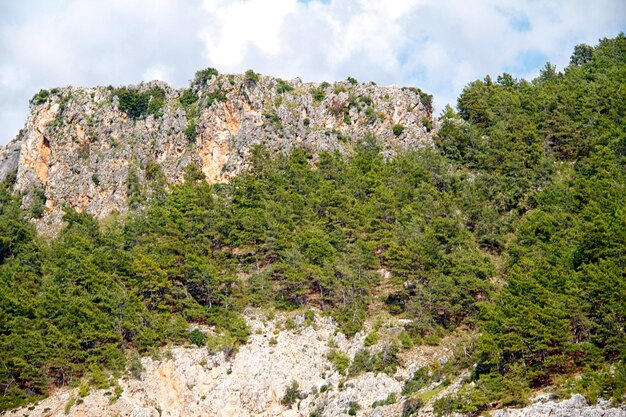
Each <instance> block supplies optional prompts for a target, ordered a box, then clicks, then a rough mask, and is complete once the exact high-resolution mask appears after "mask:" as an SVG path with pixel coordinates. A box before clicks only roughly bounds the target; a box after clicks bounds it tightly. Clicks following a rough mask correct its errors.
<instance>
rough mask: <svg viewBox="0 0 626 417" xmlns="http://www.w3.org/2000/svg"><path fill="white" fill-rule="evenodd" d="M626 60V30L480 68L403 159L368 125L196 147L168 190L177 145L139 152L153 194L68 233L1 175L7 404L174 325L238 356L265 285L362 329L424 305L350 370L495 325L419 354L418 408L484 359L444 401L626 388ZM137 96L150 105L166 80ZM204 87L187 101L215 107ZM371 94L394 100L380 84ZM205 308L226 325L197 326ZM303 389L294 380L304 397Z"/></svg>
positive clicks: (106, 370)
mask: <svg viewBox="0 0 626 417" xmlns="http://www.w3.org/2000/svg"><path fill="white" fill-rule="evenodd" d="M625 64H626V37H625V36H624V35H623V34H621V35H619V36H618V37H617V38H615V39H603V40H602V41H601V42H600V44H599V45H598V46H597V47H595V48H591V50H590V49H589V48H587V47H586V46H581V47H577V48H576V50H575V51H574V55H573V56H572V63H571V64H570V65H569V66H568V67H567V68H565V70H564V71H563V72H557V71H556V69H555V68H554V67H553V66H551V65H550V64H547V65H546V67H545V68H544V70H543V71H542V72H541V74H540V76H539V77H538V78H537V79H535V80H532V81H525V80H515V79H513V78H512V77H511V76H510V75H508V74H503V75H501V76H499V77H497V79H496V81H495V82H494V81H493V80H492V79H491V78H490V77H486V78H485V79H484V80H482V81H474V82H472V83H470V84H469V85H468V86H467V87H466V88H465V90H464V91H463V93H462V94H461V96H460V97H459V99H458V112H456V111H454V110H453V109H451V108H447V109H446V110H445V112H444V114H443V116H442V119H441V128H440V129H439V130H438V132H437V137H436V148H435V149H420V150H418V151H414V152H405V153H400V154H398V155H397V156H395V157H393V158H389V159H384V158H383V157H382V156H381V153H380V151H381V146H380V144H379V142H378V140H377V139H376V138H375V137H374V136H373V135H371V134H368V135H365V137H363V138H350V142H349V143H351V145H352V146H353V148H354V152H353V154H351V155H350V156H342V155H340V154H339V153H329V152H321V153H320V154H319V156H317V157H316V158H315V159H314V158H313V155H312V154H311V153H310V152H309V151H307V150H305V149H300V148H294V149H293V151H292V152H291V153H290V154H276V155H271V154H270V151H269V150H268V149H267V148H264V147H256V148H254V149H252V150H251V152H250V170H249V171H248V172H245V173H243V174H241V175H239V176H237V177H235V178H233V179H232V181H231V182H230V183H228V184H214V185H210V184H207V183H206V181H204V176H203V174H202V172H201V171H200V170H199V169H198V168H197V167H196V166H195V165H189V166H188V168H187V169H186V172H185V182H184V183H183V184H179V185H174V186H171V188H170V190H169V191H168V192H165V191H164V187H160V186H159V184H161V183H162V182H163V181H162V180H163V178H162V172H160V169H159V167H158V165H156V164H152V163H146V167H145V170H146V174H147V181H146V183H145V184H144V183H142V181H140V178H139V175H138V172H137V169H139V167H135V165H132V164H131V166H130V168H129V172H128V190H127V192H128V199H129V204H130V205H131V206H133V207H136V208H138V210H136V211H135V212H134V213H131V214H130V215H129V216H128V217H127V218H125V219H124V220H123V221H121V220H118V221H115V222H113V224H107V225H100V224H99V223H98V222H97V221H96V220H94V219H93V218H91V217H89V216H86V215H84V214H80V213H76V212H74V211H72V210H70V209H68V210H67V213H66V215H65V218H64V219H65V221H66V222H67V226H66V228H65V229H64V230H63V231H62V232H61V233H60V235H59V236H58V237H57V238H56V239H54V240H53V241H51V242H45V243H44V242H42V241H41V240H40V238H39V237H37V235H36V233H35V231H34V228H33V226H31V225H30V223H28V222H27V221H26V218H27V217H29V216H30V215H31V214H35V213H25V212H24V211H23V210H22V209H21V208H20V201H19V198H18V197H16V196H13V195H12V194H11V193H10V191H9V189H8V188H7V187H8V185H4V184H3V185H0V391H1V392H2V393H3V396H0V410H5V409H8V408H11V407H14V406H17V405H20V404H24V403H27V402H30V401H34V400H37V399H39V398H41V397H43V396H45V395H46V394H47V393H48V392H49V389H50V387H51V386H52V385H67V384H73V383H76V382H77V381H79V380H86V381H90V384H94V385H96V386H99V385H101V384H104V383H105V382H106V381H107V379H106V377H107V376H108V375H109V374H110V373H119V372H121V371H123V370H124V369H126V368H130V369H131V372H133V373H140V372H141V371H140V370H138V369H136V368H137V363H136V362H137V358H138V356H137V355H139V354H146V353H148V352H154V351H156V349H157V348H158V347H161V346H163V345H165V344H166V343H169V342H173V343H185V342H191V343H195V344H199V345H202V344H206V346H207V349H209V351H211V352H217V351H223V352H225V353H226V354H227V357H228V356H230V355H232V354H233V353H234V352H235V351H236V349H237V345H238V344H239V343H243V342H245V340H246V337H247V328H246V325H245V321H244V320H243V319H242V317H241V315H240V314H239V312H241V311H242V310H243V309H244V308H245V307H246V306H249V305H251V306H256V307H264V308H276V309H282V310H286V311H289V310H294V309H298V308H303V309H306V308H307V306H314V307H316V308H318V309H320V310H321V311H322V312H323V313H324V314H328V315H331V316H332V317H334V318H335V320H336V321H337V323H338V324H339V326H340V329H341V331H343V332H344V333H345V334H347V335H349V336H350V335H354V334H355V333H356V332H358V331H361V330H362V327H363V322H364V320H365V318H366V317H368V314H370V313H371V311H370V305H371V303H372V302H373V301H376V302H377V304H376V305H377V308H379V306H380V305H381V303H380V302H381V301H382V305H383V306H384V308H386V310H387V312H388V313H390V314H393V315H396V316H398V317H400V318H405V319H410V320H411V321H410V322H409V321H407V323H409V324H406V325H405V327H404V329H401V330H402V331H401V333H399V336H398V340H399V342H397V343H395V342H394V343H387V344H385V345H384V346H382V349H381V350H380V351H376V352H374V351H372V352H370V351H368V350H362V351H360V352H358V353H357V355H356V356H355V358H354V359H353V360H352V361H350V360H349V359H348V357H347V356H345V355H343V354H341V353H340V352H339V351H338V350H336V349H334V350H331V352H330V354H329V359H330V360H331V362H332V363H333V364H334V366H335V367H336V369H337V370H338V371H340V372H341V373H344V374H345V373H348V374H350V375H355V374H358V373H359V372H364V371H375V372H388V373H390V374H393V372H394V371H395V369H396V367H397V364H398V352H399V349H400V346H403V347H410V346H411V345H412V344H416V343H428V344H438V343H440V341H441V340H442V338H443V337H444V336H445V335H446V334H449V333H450V332H452V331H453V330H455V329H457V328H458V327H460V326H462V327H463V328H469V329H473V330H477V331H476V333H478V331H479V332H480V334H481V336H480V338H479V340H478V341H477V342H476V343H473V342H472V346H470V348H469V350H467V351H465V350H464V351H463V352H462V353H459V354H456V355H455V356H454V357H453V359H451V360H450V361H449V362H448V363H446V364H445V365H443V366H439V367H435V366H433V367H431V368H429V369H423V370H419V371H418V372H416V373H415V375H414V377H413V379H412V380H411V381H409V382H408V383H407V384H406V386H405V387H404V390H403V395H407V396H408V399H407V400H406V401H405V402H404V406H403V415H412V414H414V413H415V412H416V411H417V410H418V409H419V408H420V407H421V406H422V404H424V402H425V401H426V400H428V399H429V398H430V397H432V395H434V393H435V392H436V390H438V389H442V387H444V386H445V385H447V384H449V383H450V381H452V380H453V379H454V378H456V377H457V376H458V375H459V373H460V370H461V369H468V368H470V367H472V365H473V364H476V366H475V367H474V368H473V373H472V375H471V377H470V379H471V382H472V383H473V384H466V385H464V386H463V387H462V388H461V390H460V391H459V392H458V393H456V394H453V395H451V396H447V397H444V398H442V399H440V400H438V401H437V402H436V404H435V410H436V411H437V412H438V413H441V414H443V413H448V412H452V411H459V412H467V413H472V414H475V415H477V414H479V413H481V412H483V411H485V410H487V409H489V408H490V407H492V406H494V405H499V406H502V405H511V406H513V405H522V404H524V403H525V402H526V401H527V399H528V397H529V395H530V393H531V390H536V389H541V388H545V387H549V386H551V385H556V386H557V387H556V392H557V393H558V395H562V396H567V395H569V394H570V393H573V392H580V393H583V394H584V395H585V396H586V397H587V398H588V399H589V400H590V401H595V400H596V399H597V398H598V397H606V398H612V399H613V401H615V402H620V401H623V394H624V392H625V390H626V333H625V332H624V323H625V322H626V301H625V300H626V279H625V278H626V277H625V273H624V271H626V249H625V248H626V214H625V213H626V212H625V210H624V207H626V125H624V123H623V121H624V120H625V118H626V97H625V96H624V91H626V87H625V81H624V80H626V65H625ZM252 74H254V73H252ZM246 77H247V78H248V79H249V80H250V77H249V75H246ZM257 79H258V78H257ZM250 81H253V80H250ZM150 91H152V90H150ZM118 92H119V91H118ZM322 92H323V91H322ZM119 94H121V95H122V96H124V97H126V99H125V100H122V96H120V95H119ZM119 94H118V96H119V97H120V106H121V107H120V109H122V103H123V102H124V103H126V104H125V105H124V106H126V107H124V108H125V109H126V110H124V111H127V112H128V113H129V116H130V117H131V118H137V117H143V116H144V115H146V114H148V112H149V111H156V110H155V108H153V109H152V110H149V109H150V107H149V105H150V103H151V102H152V100H155V98H156V100H157V104H158V99H159V97H161V96H160V95H159V93H158V92H153V93H151V94H150V95H148V96H146V97H144V96H143V95H139V94H138V93H136V92H131V91H127V92H124V91H122V92H121V93H119ZM416 94H419V91H416ZM183 95H184V94H183ZM188 99H189V100H186V99H185V101H184V102H183V101H181V105H183V106H187V107H188V108H189V109H192V108H194V107H196V106H197V105H198V103H197V102H196V101H195V100H194V99H193V97H191V96H190V95H188ZM322 99H323V97H322ZM424 101H425V99H424V100H423V101H422V102H424ZM157 104H155V107H158V106H157ZM209 105H210V103H209ZM351 106H356V107H359V106H364V107H365V108H366V109H371V111H370V113H371V116H372V118H373V120H375V118H376V117H378V116H377V115H376V112H375V111H374V109H373V108H372V107H371V103H370V104H368V103H367V99H365V101H363V100H361V101H360V102H359V101H358V99H357V98H356V97H351V98H349V100H348V107H347V108H350V107H351ZM342 111H343V110H342ZM366 112H367V110H366ZM339 114H341V113H339ZM267 119H268V121H269V122H270V123H274V122H275V120H274V116H273V115H272V114H271V113H270V114H269V116H268V117H267ZM303 123H304V121H303ZM193 130H194V134H195V126H194V128H193ZM150 188H152V189H154V190H157V189H159V190H161V191H158V192H155V193H154V194H150V193H148V191H147V190H148V189H150ZM152 196H155V197H152ZM157 196H158V197H157ZM380 269H384V270H386V271H388V272H389V277H383V276H382V275H381V274H379V273H377V271H378V270H380ZM242 277H245V278H242ZM381 286H384V289H385V291H384V292H382V291H380V289H381ZM378 294H384V296H381V295H378ZM381 297H382V298H381ZM194 323H195V324H201V325H212V326H215V327H216V330H217V331H216V333H215V334H214V335H210V336H208V337H206V335H204V334H202V332H199V331H198V332H194V331H191V332H190V331H189V328H190V324H194ZM196 327H197V326H196V325H194V326H193V327H192V328H196ZM375 332H382V330H380V329H378V328H377V329H375ZM376 334H377V333H372V334H371V335H369V336H368V338H367V339H368V341H367V344H371V345H373V344H376V343H377V340H376V336H375V335H376ZM380 334H382V333H380ZM202 336H205V337H206V339H205V338H203V337H202ZM378 344H380V342H378ZM331 347H332V346H331ZM334 347H335V348H336V345H335V346H334ZM125 351H126V352H127V351H131V352H136V353H135V354H131V356H130V358H129V359H126V358H125V356H124V352H125ZM133 358H134V359H133ZM139 365H140V363H139ZM133 369H134V371H133ZM103 381H104V382H103ZM431 383H436V384H437V385H436V388H435V389H433V390H431V391H429V392H427V393H424V392H418V391H419V390H423V388H424V387H425V386H428V385H430V384H431ZM287 394H289V395H287ZM299 396H300V393H299V390H298V386H297V384H295V385H294V384H292V385H291V386H290V387H287V392H286V398H287V399H286V400H285V404H286V405H289V406H291V405H293V404H294V403H295V401H297V398H299ZM70 402H71V401H70ZM70 402H68V404H70ZM69 407H71V405H69ZM351 409H352V408H351ZM349 411H350V410H348V411H347V412H349ZM356 412H357V407H356V406H355V407H354V413H356Z"/></svg>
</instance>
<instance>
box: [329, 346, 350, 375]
mask: <svg viewBox="0 0 626 417" xmlns="http://www.w3.org/2000/svg"><path fill="white" fill-rule="evenodd" d="M326 357H327V358H328V360H329V361H330V362H331V363H332V364H333V366H334V367H335V369H336V370H337V372H339V374H340V375H345V374H346V371H347V370H348V368H349V367H350V358H349V357H348V356H346V355H344V354H343V353H341V352H339V351H338V350H337V349H333V350H331V351H330V352H328V354H327V355H326Z"/></svg>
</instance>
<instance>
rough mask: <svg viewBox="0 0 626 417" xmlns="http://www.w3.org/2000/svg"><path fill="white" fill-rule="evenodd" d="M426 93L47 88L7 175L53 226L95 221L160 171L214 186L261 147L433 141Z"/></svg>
mask: <svg viewBox="0 0 626 417" xmlns="http://www.w3.org/2000/svg"><path fill="white" fill-rule="evenodd" d="M429 99H430V97H429V96H428V95H426V94H424V93H422V92H421V91H420V90H418V89H414V88H398V87H379V86H376V85H375V84H373V83H369V84H359V83H357V82H356V81H355V80H353V79H349V80H348V81H344V82H339V83H335V84H333V85H331V84H328V83H322V84H312V83H303V82H302V81H300V80H298V79H295V80H291V81H284V80H281V79H278V78H272V77H267V76H261V75H259V74H255V73H253V72H251V71H249V72H247V73H246V74H245V75H221V74H220V75H217V74H216V73H215V72H212V71H209V70H205V71H199V72H198V74H197V75H196V78H195V79H194V81H193V82H192V83H191V86H190V88H188V89H174V88H170V87H169V86H167V85H166V84H164V83H161V82H150V83H142V84H140V85H138V86H129V87H122V88H113V87H93V88H75V87H65V88H55V89H52V90H49V91H47V90H42V91H41V92H40V93H39V94H37V95H36V96H35V97H33V99H32V100H31V114H30V116H29V118H28V120H27V122H26V125H25V126H24V128H23V129H22V130H21V131H20V133H19V134H18V136H17V137H16V138H15V139H14V140H13V141H12V142H11V143H9V144H8V145H7V146H5V147H4V148H3V149H0V180H2V181H3V180H6V179H7V178H10V177H11V176H12V175H13V174H15V175H16V177H15V178H11V179H13V180H14V181H15V190H16V191H18V192H20V193H22V195H23V205H24V207H26V208H29V209H31V212H32V213H33V217H34V218H36V219H37V220H36V221H37V224H38V226H39V229H40V231H43V232H46V233H49V234H50V233H53V232H54V230H55V229H56V228H58V226H59V225H60V219H61V217H62V214H63V210H62V208H63V206H64V205H65V204H68V205H69V206H72V207H74V208H75V209H76V210H78V211H84V212H87V213H90V214H92V215H95V216H97V217H98V218H104V217H106V216H107V215H109V214H110V213H113V212H122V213H123V212H125V211H127V210H128V208H129V205H131V206H132V205H134V204H140V203H141V197H144V198H145V197H146V196H148V197H149V195H150V193H151V189H150V188H151V183H152V182H153V181H152V180H154V178H155V176H158V177H159V178H162V179H163V180H164V181H163V182H164V183H165V184H164V185H165V187H167V185H168V184H173V183H176V182H179V181H181V180H182V178H183V174H184V170H185V168H186V167H187V166H188V165H189V164H195V165H196V166H197V167H199V168H200V169H201V170H202V172H203V173H204V174H205V175H206V178H207V179H208V180H209V181H211V182H220V181H227V180H228V179H229V178H230V177H232V176H233V175H235V174H237V173H239V172H241V171H242V170H245V169H246V167H248V166H249V163H250V151H251V149H252V148H253V147H254V145H259V144H262V145H265V146H267V147H268V148H269V149H270V151H273V152H279V151H287V150H289V149H291V148H292V147H294V146H301V147H304V148H307V149H309V150H311V151H312V152H313V154H315V153H316V152H319V151H322V150H323V151H334V150H337V151H339V152H342V153H346V152H350V151H351V150H352V149H353V146H354V145H355V143H357V142H359V141H361V140H364V139H365V138H367V137H368V136H369V137H376V138H377V140H378V141H379V143H380V144H381V146H382V149H383V152H385V153H386V154H389V155H390V154H393V153H394V152H395V151H396V150H400V149H402V150H404V149H410V148H415V147H418V146H428V145H429V144H431V143H432V140H431V135H430V133H429V130H430V128H431V122H432V114H431V108H430V102H429ZM161 173H162V174H163V175H161Z"/></svg>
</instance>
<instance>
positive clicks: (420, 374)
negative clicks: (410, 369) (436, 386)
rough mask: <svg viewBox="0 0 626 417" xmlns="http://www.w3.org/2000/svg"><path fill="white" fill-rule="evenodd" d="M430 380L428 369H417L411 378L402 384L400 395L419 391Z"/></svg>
mask: <svg viewBox="0 0 626 417" xmlns="http://www.w3.org/2000/svg"><path fill="white" fill-rule="evenodd" d="M430 379H431V378H430V375H429V374H428V368H419V369H418V370H417V371H415V373H414V374H413V377H412V378H411V379H409V380H408V381H406V382H405V383H404V387H403V388H402V395H409V394H412V393H414V392H417V391H419V390H420V389H422V388H423V387H425V386H426V384H428V383H429V382H430Z"/></svg>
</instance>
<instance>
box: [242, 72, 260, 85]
mask: <svg viewBox="0 0 626 417" xmlns="http://www.w3.org/2000/svg"><path fill="white" fill-rule="evenodd" d="M245 77H246V80H248V81H250V82H253V83H257V82H259V79H260V76H259V74H258V73H256V72H254V71H253V70H251V69H249V70H248V71H246V73H245Z"/></svg>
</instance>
